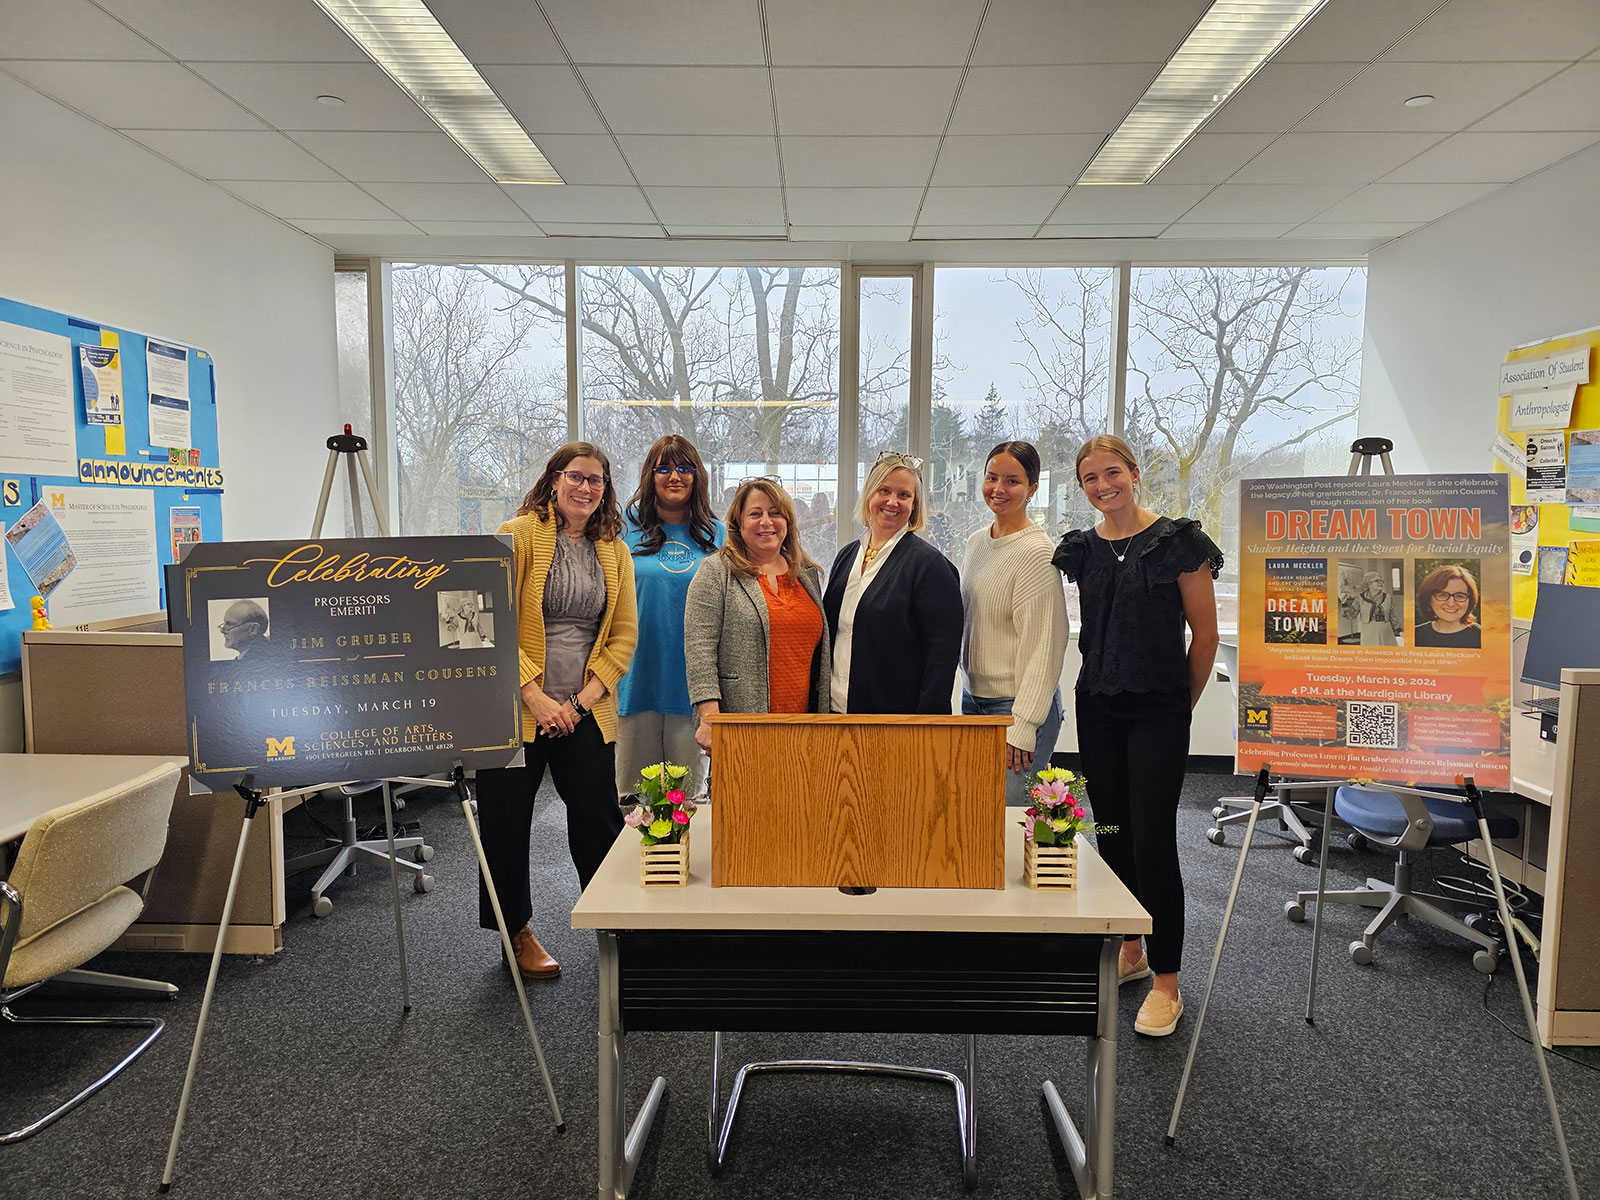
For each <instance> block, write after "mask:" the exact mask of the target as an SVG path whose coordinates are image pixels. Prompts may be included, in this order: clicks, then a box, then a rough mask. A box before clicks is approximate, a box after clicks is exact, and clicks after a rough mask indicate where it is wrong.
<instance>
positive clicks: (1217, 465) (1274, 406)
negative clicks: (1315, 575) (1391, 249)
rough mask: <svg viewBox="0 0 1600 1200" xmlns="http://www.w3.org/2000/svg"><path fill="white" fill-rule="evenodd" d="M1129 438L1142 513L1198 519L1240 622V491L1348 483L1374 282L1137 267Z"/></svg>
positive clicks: (1291, 272) (1296, 272) (1232, 618)
mask: <svg viewBox="0 0 1600 1200" xmlns="http://www.w3.org/2000/svg"><path fill="white" fill-rule="evenodd" d="M1132 286H1133V297H1132V304H1131V315H1130V320H1129V333H1128V380H1127V407H1126V412H1127V418H1126V421H1125V429H1124V434H1123V436H1124V437H1126V438H1127V440H1128V442H1129V443H1130V444H1131V445H1132V446H1133V447H1134V449H1135V451H1136V452H1137V453H1138V455H1139V458H1140V462H1141V465H1142V466H1143V495H1142V500H1143V503H1144V505H1145V506H1146V507H1147V508H1151V509H1153V510H1155V511H1157V512H1163V513H1167V514H1169V515H1174V516H1176V515H1180V514H1183V515H1188V516H1192V517H1194V518H1196V519H1197V520H1200V521H1201V522H1202V523H1203V524H1204V525H1205V527H1206V529H1207V530H1208V531H1209V532H1210V533H1211V536H1212V537H1213V538H1214V539H1215V540H1216V541H1217V543H1218V544H1219V545H1221V546H1222V548H1223V551H1224V552H1225V553H1226V555H1227V559H1228V564H1227V568H1226V570H1225V572H1224V575H1223V578H1222V579H1221V580H1220V581H1219V582H1218V585H1217V595H1218V615H1219V617H1220V619H1221V621H1222V624H1223V625H1224V626H1225V627H1232V626H1234V625H1236V624H1237V620H1238V546H1239V487H1238V483H1239V480H1241V479H1244V478H1259V477H1262V476H1289V475H1295V476H1303V475H1330V474H1332V475H1337V474H1343V473H1344V471H1345V468H1346V464H1347V463H1348V462H1349V457H1350V440H1351V438H1352V437H1353V436H1354V434H1355V428H1356V412H1357V408H1358V403H1359V392H1360V374H1361V322H1362V315H1363V308H1364V304H1365V298H1366V272H1365V271H1364V270H1361V269H1355V268H1329V267H1232V268H1229V267H1187V268H1177V267H1172V268H1166V267H1162V268H1138V269H1135V270H1134V272H1133V281H1132Z"/></svg>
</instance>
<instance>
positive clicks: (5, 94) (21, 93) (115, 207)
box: [0, 73, 343, 749]
mask: <svg viewBox="0 0 1600 1200" xmlns="http://www.w3.org/2000/svg"><path fill="white" fill-rule="evenodd" d="M0 177H3V179H4V186H3V187H0V294H4V295H7V296H10V297H12V298H14V299H17V300H21V301H24V302H26V303H29V304H37V305H40V306H42V307H45V308H53V309H57V310H60V311H64V312H69V313H72V314H74V315H77V316H82V317H85V318H87V319H89V320H93V321H101V322H104V323H106V324H108V325H119V326H122V327H124V328H128V329H134V330H139V331H141V332H145V333H152V334H159V335H162V336H165V337H170V338H173V339H176V340H179V341H184V342H188V343H191V344H193V345H196V346H199V347H201V348H202V349H204V350H207V351H209V352H210V353H211V354H212V355H213V357H214V360H215V364H216V377H217V405H218V425H219V431H220V441H221V459H222V468H223V470H224V472H225V473H226V476H227V488H226V491H225V492H224V494H223V503H222V512H223V527H224V532H225V533H226V535H227V536H228V537H229V538H230V539H241V538H267V537H294V536H298V535H303V534H304V533H306V532H307V531H308V530H309V529H310V527H311V519H312V515H313V513H314V511H315V508H316V494H317V488H318V486H319V485H320V483H321V481H322V471H323V467H324V465H325V463H326V460H327V450H326V447H325V445H324V443H325V440H326V438H327V436H328V434H330V433H332V432H334V421H335V419H336V407H335V400H336V394H337V378H338V376H337V354H336V347H335V336H334V312H333V262H332V255H331V254H330V253H329V251H328V250H327V249H326V248H325V247H323V246H321V245H318V244H317V243H316V242H314V241H312V240H311V239H310V238H308V237H305V236H303V235H302V234H299V233H296V232H295V231H294V230H292V229H289V228H288V227H286V226H284V225H282V224H280V223H278V222H277V221H274V220H272V219H270V218H268V217H264V216H262V215H261V214H260V213H257V212H256V211H255V210H254V209H251V208H249V207H247V206H245V205H244V204H241V203H240V202H238V201H237V200H234V199H233V198H232V197H230V196H229V195H227V193H225V192H223V191H222V190H220V189H219V188H216V187H213V186H211V185H210V184H206V183H202V182H201V181H199V180H197V179H195V178H193V177H192V176H190V175H187V174H185V173H184V172H182V171H180V170H178V169H177V168H176V167H173V166H171V165H169V164H168V163H166V162H164V161H163V160H161V159H159V158H157V157H156V156H155V155H153V154H151V153H150V152H148V151H146V150H144V149H142V148H140V147H139V146H136V145H134V144H133V143H132V142H129V141H126V140H125V139H123V138H122V137H119V136H118V135H117V134H114V133H111V132H110V131H108V130H106V129H103V128H101V127H100V126H99V125H96V124H94V123H93V122H91V121H88V120H86V119H84V118H82V117H80V116H78V115H77V114H75V113H73V112H71V111H70V110H68V109H66V108H63V107H61V106H60V105H58V104H55V103H54V102H53V101H50V100H47V99H45V98H44V97H42V96H40V95H38V94H37V93H36V92H33V91H31V90H29V89H28V88H25V87H23V86H22V85H21V84H20V83H18V82H17V81H16V80H14V79H12V78H11V77H10V76H7V75H5V74H3V73H0ZM342 512H343V509H342V506H336V507H334V508H330V518H329V519H330V521H331V522H333V523H332V524H331V525H330V528H333V529H339V528H342ZM6 686H10V687H15V684H14V683H12V684H9V685H7V684H0V688H3V687H6ZM16 711H17V710H16V708H15V699H14V697H10V696H0V749H9V748H20V746H19V744H20V738H21V731H20V725H19V724H18V723H17V722H16V720H15V714H16Z"/></svg>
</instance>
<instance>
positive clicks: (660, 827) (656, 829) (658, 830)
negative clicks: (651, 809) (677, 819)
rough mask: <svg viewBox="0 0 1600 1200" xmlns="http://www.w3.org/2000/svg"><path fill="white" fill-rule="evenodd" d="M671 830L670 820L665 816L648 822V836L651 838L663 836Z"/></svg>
mask: <svg viewBox="0 0 1600 1200" xmlns="http://www.w3.org/2000/svg"><path fill="white" fill-rule="evenodd" d="M671 832H672V822H671V821H669V820H667V819H666V818H665V817H663V818H661V820H659V821H651V822H650V836H651V837H653V838H664V837H666V836H667V835H669V834H670V833H671Z"/></svg>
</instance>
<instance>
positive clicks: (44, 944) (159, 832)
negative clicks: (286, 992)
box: [0, 766, 181, 1145]
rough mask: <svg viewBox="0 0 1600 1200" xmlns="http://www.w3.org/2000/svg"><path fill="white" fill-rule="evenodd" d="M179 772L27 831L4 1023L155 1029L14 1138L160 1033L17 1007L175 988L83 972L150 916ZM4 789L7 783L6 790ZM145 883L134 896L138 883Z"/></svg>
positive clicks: (9, 1138) (6, 940)
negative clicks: (64, 990) (65, 991)
mask: <svg viewBox="0 0 1600 1200" xmlns="http://www.w3.org/2000/svg"><path fill="white" fill-rule="evenodd" d="M180 775H181V771H180V770H179V768H178V767H176V766H162V767H158V768H156V769H154V770H152V771H149V772H147V773H146V774H144V775H141V776H140V777H139V778H137V779H133V780H130V781H129V782H128V783H126V784H123V785H121V786H119V787H115V788H112V789H110V790H109V791H105V792H101V793H100V794H99V795H97V796H90V797H88V798H86V799H84V800H80V801H78V802H77V803H75V804H67V805H63V806H62V807H60V808H56V809H52V810H51V811H50V812H47V813H45V814H44V815H43V816H41V817H40V818H39V819H38V820H37V821H35V822H34V823H33V825H32V827H31V828H30V829H29V830H28V833H27V836H25V837H24V838H23V839H22V848H21V850H19V851H18V853H17V861H16V865H15V866H14V867H13V868H12V871H11V875H10V878H9V879H6V880H5V881H3V882H0V1018H4V1020H5V1022H6V1023H7V1024H9V1025H28V1024H49V1025H123V1026H138V1027H141V1028H148V1029H149V1030H150V1032H149V1033H148V1034H147V1035H146V1036H145V1038H144V1040H143V1041H141V1042H140V1043H139V1045H138V1046H137V1047H135V1048H134V1050H133V1051H132V1052H131V1053H129V1054H128V1055H127V1057H125V1058H124V1059H123V1060H122V1061H121V1062H119V1063H118V1064H117V1065H116V1066H114V1067H112V1068H111V1070H109V1071H107V1072H106V1073H105V1074H104V1075H102V1076H101V1077H100V1078H99V1079H97V1080H96V1081H95V1082H94V1083H92V1084H90V1085H89V1086H88V1087H87V1088H85V1089H84V1090H83V1091H81V1092H79V1093H78V1094H77V1095H76V1096H74V1097H73V1098H72V1099H71V1100H68V1101H67V1102H66V1103H65V1104H62V1105H61V1106H59V1107H58V1108H56V1109H54V1110H52V1111H51V1112H49V1113H47V1114H46V1115H45V1116H43V1117H40V1118H39V1119H38V1120H37V1121H34V1122H32V1123H31V1124H28V1125H25V1126H23V1127H22V1128H20V1129H17V1130H15V1131H13V1132H11V1133H5V1134H0V1145H4V1144H7V1143H10V1142H18V1141H21V1140H22V1139H23V1138H26V1137H31V1136H32V1135H33V1134H35V1133H38V1132H39V1130H41V1129H43V1128H45V1127H46V1126H47V1125H50V1124H52V1123H54V1122H55V1121H57V1120H59V1119H60V1118H61V1117H62V1116H64V1115H65V1114H67V1113H68V1112H70V1111H71V1110H72V1109H74V1108H76V1107H77V1106H78V1105H80V1104H82V1103H83V1102H84V1101H85V1100H87V1099H88V1098H89V1097H90V1096H92V1095H94V1094H95V1093H96V1092H98V1091H99V1090H100V1089H101V1088H103V1087H105V1085H106V1084H108V1083H110V1082H111V1080H112V1079H114V1078H115V1077H116V1076H117V1075H118V1074H120V1073H121V1071H122V1070H123V1068H124V1067H126V1066H127V1065H128V1064H129V1063H131V1062H132V1061H133V1060H134V1059H136V1058H138V1057H139V1055H141V1054H143V1053H144V1051H145V1050H146V1049H147V1048H148V1047H149V1046H150V1044H151V1043H152V1042H154V1041H155V1040H156V1038H158V1037H160V1036H161V1031H162V1029H163V1028H164V1027H165V1024H166V1023H165V1022H164V1021H159V1020H156V1019H155V1018H151V1017H48V1016H47V1017H32V1016H19V1015H17V1014H16V1013H14V1012H12V1011H11V1005H12V1003H14V1002H15V1001H16V1000H17V999H18V998H19V997H21V996H24V995H26V994H27V993H28V992H31V991H33V990H34V989H35V988H37V987H40V986H42V985H43V984H45V983H47V982H49V981H50V980H52V979H55V980H60V981H62V982H70V983H76V984H91V985H97V986H109V987H117V988H127V989H132V990H135V991H141V992H148V993H155V994H158V995H163V996H165V997H167V998H168V999H171V998H172V997H174V996H176V995H177V991H178V989H177V988H175V987H173V986H172V985H171V984H169V983H158V982H156V981H154V980H148V979H132V978H129V977H126V976H120V975H105V974H101V973H99V972H95V971H84V970H80V969H78V968H81V966H82V964H84V963H86V962H88V961H89V960H90V959H92V958H93V957H94V956H95V955H97V954H99V953H100V952H101V951H102V950H104V949H105V948H106V947H108V946H110V945H111V943H113V942H114V941H116V940H117V939H118V938H119V937H121V936H122V934H123V932H124V931H125V930H126V929H127V928H128V926H129V925H131V924H133V922H134V920H135V919H137V917H138V916H139V914H140V913H141V912H143V911H144V902H145V897H146V896H147V895H148V894H149V890H150V880H151V878H152V877H153V876H154V873H155V866H156V864H157V863H158V862H159V861H160V860H161V852H162V850H163V848H164V847H165V846H166V843H167V818H168V816H169V815H170V814H171V812H172V799H173V795H174V793H175V792H176V791H177V786H178V779H179V776H180ZM0 786H3V785H0ZM140 876H144V880H143V884H142V887H141V889H140V890H139V891H134V890H133V888H131V887H129V886H128V884H129V883H130V882H135V881H138V880H139V877H140Z"/></svg>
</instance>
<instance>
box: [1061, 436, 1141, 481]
mask: <svg viewBox="0 0 1600 1200" xmlns="http://www.w3.org/2000/svg"><path fill="white" fill-rule="evenodd" d="M1101 450H1109V451H1111V453H1113V454H1115V455H1116V456H1117V457H1118V458H1120V459H1121V460H1122V461H1123V462H1125V463H1127V464H1128V470H1130V471H1132V472H1134V474H1138V472H1139V463H1138V460H1137V459H1135V458H1134V457H1133V447H1132V446H1130V445H1128V443H1127V442H1125V441H1123V440H1122V439H1121V438H1119V437H1118V436H1117V435H1116V434H1114V433H1102V434H1101V435H1100V436H1099V437H1092V438H1090V439H1089V440H1088V441H1087V442H1085V443H1084V444H1083V445H1081V446H1079V447H1078V457H1077V458H1075V459H1073V461H1072V469H1073V473H1074V474H1076V475H1078V484H1079V486H1082V484H1083V476H1082V474H1081V472H1079V471H1078V468H1079V467H1081V466H1082V465H1083V460H1084V459H1086V458H1088V457H1089V455H1091V454H1096V453H1098V452H1099V451H1101ZM1135 482H1137V480H1135Z"/></svg>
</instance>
